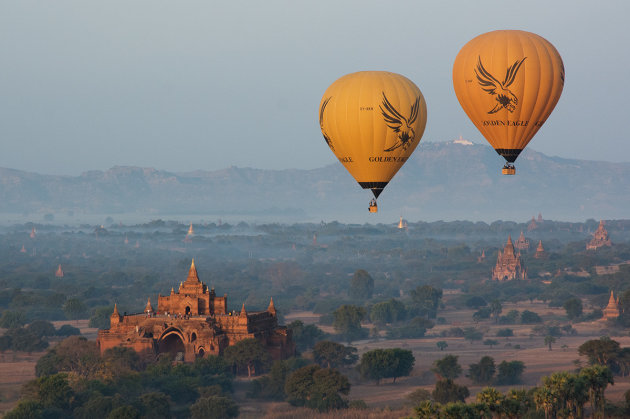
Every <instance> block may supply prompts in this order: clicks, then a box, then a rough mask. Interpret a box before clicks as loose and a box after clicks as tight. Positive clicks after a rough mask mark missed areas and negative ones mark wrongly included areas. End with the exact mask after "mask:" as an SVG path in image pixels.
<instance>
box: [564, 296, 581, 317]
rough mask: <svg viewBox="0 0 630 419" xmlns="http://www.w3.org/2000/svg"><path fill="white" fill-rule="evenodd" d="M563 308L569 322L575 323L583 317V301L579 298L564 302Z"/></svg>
mask: <svg viewBox="0 0 630 419" xmlns="http://www.w3.org/2000/svg"><path fill="white" fill-rule="evenodd" d="M562 307H563V308H564V309H565V311H566V312H567V317H568V318H569V320H571V321H573V320H575V319H577V318H579V317H580V316H581V315H582V300H580V299H578V298H571V299H569V300H567V301H565V302H564V304H563V305H562Z"/></svg>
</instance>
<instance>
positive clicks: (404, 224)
mask: <svg viewBox="0 0 630 419" xmlns="http://www.w3.org/2000/svg"><path fill="white" fill-rule="evenodd" d="M406 228H407V220H404V219H403V218H402V216H400V221H398V229H399V230H404V229H406Z"/></svg>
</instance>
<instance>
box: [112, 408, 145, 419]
mask: <svg viewBox="0 0 630 419" xmlns="http://www.w3.org/2000/svg"><path fill="white" fill-rule="evenodd" d="M107 419H140V412H138V409H136V408H135V407H133V406H131V405H124V406H120V407H117V408H115V409H114V410H112V411H111V412H110V413H109V415H108V416H107Z"/></svg>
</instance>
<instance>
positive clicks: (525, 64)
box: [453, 30, 564, 163]
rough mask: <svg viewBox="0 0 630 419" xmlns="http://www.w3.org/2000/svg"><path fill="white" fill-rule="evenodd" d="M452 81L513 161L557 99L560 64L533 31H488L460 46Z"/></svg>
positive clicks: (561, 72)
mask: <svg viewBox="0 0 630 419" xmlns="http://www.w3.org/2000/svg"><path fill="white" fill-rule="evenodd" d="M453 87H454V89H455V94H456V95H457V99H458V100H459V103H460V104H461V106H462V108H464V111H465V112H466V114H467V115H468V117H469V118H470V120H471V121H472V122H473V124H475V126H476V127H477V128H478V129H479V131H481V133H482V134H483V136H484V137H485V138H486V140H488V142H489V143H490V145H492V147H493V148H494V149H495V150H496V151H497V153H499V154H500V155H501V156H503V157H504V158H505V159H506V160H507V161H508V162H511V163H513V162H514V161H515V160H516V158H517V157H518V155H519V154H520V152H521V151H522V150H523V149H524V148H525V146H526V145H527V143H529V141H530V140H531V139H532V137H533V136H534V135H535V134H536V132H537V131H538V130H539V129H540V127H541V126H542V125H543V124H544V122H545V121H546V120H547V118H548V117H549V114H551V111H552V110H553V108H554V107H555V106H556V103H557V102H558V99H560V95H561V93H562V88H563V87H564V65H563V63H562V58H561V57H560V54H559V53H558V51H557V50H556V49H555V48H554V46H553V45H551V43H550V42H549V41H547V40H546V39H544V38H542V37H540V36H538V35H536V34H533V33H530V32H525V31H517V30H500V31H493V32H488V33H485V34H482V35H479V36H478V37H476V38H474V39H473V40H471V41H470V42H468V43H467V44H466V45H464V47H463V48H462V49H461V50H460V51H459V54H457V57H456V58H455V63H454V65H453Z"/></svg>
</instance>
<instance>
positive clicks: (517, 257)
mask: <svg viewBox="0 0 630 419" xmlns="http://www.w3.org/2000/svg"><path fill="white" fill-rule="evenodd" d="M492 279H493V280H495V281H511V280H515V279H527V269H525V267H524V266H523V262H522V260H521V253H520V252H518V253H515V252H514V245H513V244H512V237H511V236H508V240H507V243H506V244H505V248H504V249H503V253H502V252H501V251H500V250H499V255H498V256H497V264H496V265H495V267H494V268H493V269H492Z"/></svg>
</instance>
